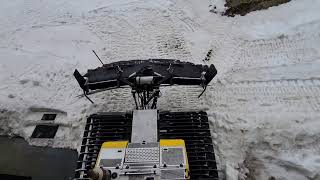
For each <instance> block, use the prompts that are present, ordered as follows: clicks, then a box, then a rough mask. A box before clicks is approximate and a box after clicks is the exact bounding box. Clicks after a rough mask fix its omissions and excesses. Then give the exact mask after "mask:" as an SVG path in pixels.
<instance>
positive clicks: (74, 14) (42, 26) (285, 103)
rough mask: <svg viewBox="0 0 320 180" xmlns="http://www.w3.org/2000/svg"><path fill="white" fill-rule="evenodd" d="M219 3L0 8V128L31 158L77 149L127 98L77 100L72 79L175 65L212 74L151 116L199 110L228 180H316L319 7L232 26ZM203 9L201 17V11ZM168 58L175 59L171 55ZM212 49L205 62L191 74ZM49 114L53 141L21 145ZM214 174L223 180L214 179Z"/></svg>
mask: <svg viewBox="0 0 320 180" xmlns="http://www.w3.org/2000/svg"><path fill="white" fill-rule="evenodd" d="M223 4H224V1H223V0H214V1H213V0H210V1H209V0H208V1H191V0H188V1H185V0H175V1H173V0H155V1H146V0H136V1H128V0H112V1H103V0H92V1H85V0H78V1H67V0H56V1H48V2H47V1H41V0H32V1H18V0H12V1H8V2H6V3H2V5H1V6H0V27H1V28H0V39H1V41H0V81H1V85H0V127H1V129H0V130H1V131H0V132H1V133H2V134H10V135H13V134H16V135H20V136H22V137H24V138H25V139H26V140H28V142H29V143H31V144H34V145H38V146H53V147H66V148H78V147H79V145H80V143H81V142H80V137H81V136H82V133H83V128H84V124H85V119H86V116H88V115H90V114H92V113H94V112H98V111H127V110H131V109H132V107H133V101H132V99H131V94H130V90H129V89H120V90H112V91H109V92H104V93H99V94H95V95H93V96H91V98H92V100H94V101H95V102H96V103H95V104H93V105H92V104H90V102H88V101H87V100H86V99H85V98H81V97H78V95H80V94H81V90H80V88H79V87H78V85H77V82H76V81H75V80H74V78H73V76H72V73H73V71H74V69H76V68H77V69H79V70H80V72H82V73H84V72H85V71H86V70H87V69H88V68H95V67H97V66H99V65H100V64H99V61H98V60H97V59H96V58H95V56H94V54H92V51H91V50H92V49H94V50H96V52H97V53H98V54H99V55H100V56H101V58H102V59H103V61H104V62H105V63H109V62H114V61H120V60H130V59H139V58H142V59H147V58H176V59H180V60H183V61H191V62H194V63H204V64H211V63H213V64H215V66H216V67H217V69H218V75H217V78H216V79H215V80H214V81H213V82H212V83H211V84H210V85H211V86H210V87H209V88H208V90H207V92H206V93H205V94H204V95H203V96H202V98H200V99H198V98H197V96H198V95H199V93H200V92H201V88H198V87H185V86H183V87H166V88H162V89H161V91H162V97H161V98H160V100H159V108H160V110H172V111H174V110H177V111H181V110H206V111H207V112H208V115H209V120H210V123H211V126H212V134H213V140H214V143H215V145H216V147H215V148H216V153H217V159H218V160H219V169H221V170H222V172H226V173H227V174H226V177H228V178H230V179H237V178H238V179H245V178H246V177H248V178H251V179H253V178H255V179H262V180H264V179H269V178H271V179H272V177H274V178H275V179H288V180H295V179H296V180H304V179H314V180H318V179H319V178H320V171H319V169H320V168H319V166H320V151H319V148H320V141H319V139H320V129H319V127H320V122H319V118H320V113H319V112H320V74H319V72H320V71H319V70H320V33H319V28H320V13H319V12H318V9H319V8H320V1H318V0H304V1H298V0H292V1H291V2H289V3H286V4H283V5H280V6H277V7H272V8H269V9H267V10H262V11H256V12H252V13H249V14H248V15H246V16H236V17H234V18H230V17H225V16H221V15H219V14H215V13H212V12H210V10H212V7H213V6H216V7H217V8H216V11H217V12H223V11H224V10H225V8H224V6H223ZM210 5H211V6H210ZM174 47H179V48H174ZM210 49H212V56H211V58H210V60H209V62H203V59H204V58H205V56H206V53H207V52H208V51H209V50H210ZM39 112H40V113H43V112H58V113H59V114H60V115H59V116H58V117H57V120H56V122H55V123H57V124H59V125H60V127H61V128H60V129H59V131H58V132H57V135H56V137H55V139H54V140H48V139H44V140H38V139H30V135H31V134H32V131H33V129H34V125H35V124H37V123H39V122H40V115H39ZM222 174H223V173H222Z"/></svg>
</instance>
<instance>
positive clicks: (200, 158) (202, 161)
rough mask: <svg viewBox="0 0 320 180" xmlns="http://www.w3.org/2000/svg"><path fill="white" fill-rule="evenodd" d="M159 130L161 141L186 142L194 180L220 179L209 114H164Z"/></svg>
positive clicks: (160, 120)
mask: <svg viewBox="0 0 320 180" xmlns="http://www.w3.org/2000/svg"><path fill="white" fill-rule="evenodd" d="M158 129H159V139H183V140H185V143H186V148H187V154H188V161H189V166H190V178H191V179H192V180H195V179H202V180H204V179H208V180H209V179H210V180H214V179H219V178H218V170H217V165H216V159H215V154H214V149H213V144H212V138H211V134H210V128H209V123H208V117H207V113H205V112H162V113H160V119H159V121H158Z"/></svg>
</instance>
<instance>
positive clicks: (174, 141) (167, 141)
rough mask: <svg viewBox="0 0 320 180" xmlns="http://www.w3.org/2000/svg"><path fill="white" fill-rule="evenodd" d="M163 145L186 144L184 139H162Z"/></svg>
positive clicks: (161, 143) (161, 144)
mask: <svg viewBox="0 0 320 180" xmlns="http://www.w3.org/2000/svg"><path fill="white" fill-rule="evenodd" d="M162 146H185V144H184V140H182V139H160V147H162Z"/></svg>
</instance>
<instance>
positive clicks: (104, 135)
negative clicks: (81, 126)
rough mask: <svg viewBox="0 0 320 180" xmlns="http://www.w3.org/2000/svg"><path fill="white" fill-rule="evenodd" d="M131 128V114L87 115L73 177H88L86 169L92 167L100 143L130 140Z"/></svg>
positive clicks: (83, 179)
mask: <svg viewBox="0 0 320 180" xmlns="http://www.w3.org/2000/svg"><path fill="white" fill-rule="evenodd" d="M131 129H132V114H125V113H105V114H103V113H101V114H93V115H91V116H90V117H88V119H87V123H86V126H85V130H84V134H83V140H82V145H81V148H80V154H79V158H78V161H77V169H76V174H75V179H77V180H87V179H89V178H88V177H87V170H88V169H92V168H93V167H94V165H95V163H96V160H97V158H98V154H99V151H100V147H101V145H102V143H104V142H106V141H119V140H130V139H131Z"/></svg>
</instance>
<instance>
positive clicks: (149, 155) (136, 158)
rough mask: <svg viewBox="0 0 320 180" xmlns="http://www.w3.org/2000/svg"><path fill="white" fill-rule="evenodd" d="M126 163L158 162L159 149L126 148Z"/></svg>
mask: <svg viewBox="0 0 320 180" xmlns="http://www.w3.org/2000/svg"><path fill="white" fill-rule="evenodd" d="M125 159H126V162H129V163H130V162H133V163H134V162H146V161H147V162H150V161H151V162H153V161H156V162H158V161H159V148H158V147H154V148H128V149H126V158H125Z"/></svg>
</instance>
